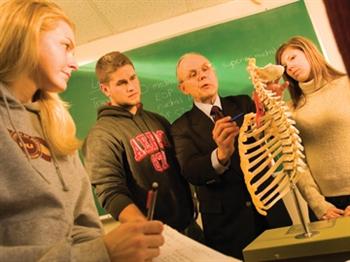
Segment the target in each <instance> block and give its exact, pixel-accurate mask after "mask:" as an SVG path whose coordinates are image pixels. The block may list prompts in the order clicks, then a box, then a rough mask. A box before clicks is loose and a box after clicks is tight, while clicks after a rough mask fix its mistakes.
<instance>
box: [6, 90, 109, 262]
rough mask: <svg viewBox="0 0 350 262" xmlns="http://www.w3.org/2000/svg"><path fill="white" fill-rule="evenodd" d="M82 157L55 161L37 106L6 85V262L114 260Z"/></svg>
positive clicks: (58, 158)
mask: <svg viewBox="0 0 350 262" xmlns="http://www.w3.org/2000/svg"><path fill="white" fill-rule="evenodd" d="M102 233H103V232H102V227H101V223H100V221H99V218H98V215H97V211H96V207H95V205H94V203H93V199H92V192H91V186H90V183H89V180H88V177H87V175H86V172H85V170H84V168H83V166H82V164H81V162H80V159H79V157H78V155H77V154H75V155H72V156H67V157H55V156H54V155H53V154H52V151H51V150H50V147H49V144H48V142H47V141H46V139H45V137H44V135H43V131H42V128H41V124H40V110H39V109H38V107H37V105H35V103H33V104H31V105H29V106H26V107H24V106H23V105H22V104H21V103H19V102H18V101H17V100H16V99H15V98H14V97H13V95H11V93H10V92H9V90H8V88H6V87H5V86H4V85H3V84H1V83H0V261H109V256H108V253H107V250H106V248H105V246H104V243H103V240H102V238H101V236H102Z"/></svg>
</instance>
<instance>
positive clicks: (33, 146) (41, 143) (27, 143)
mask: <svg viewBox="0 0 350 262" xmlns="http://www.w3.org/2000/svg"><path fill="white" fill-rule="evenodd" d="M8 131H9V133H10V136H11V137H12V139H13V140H14V141H15V142H16V143H17V145H18V146H19V147H20V148H21V149H22V151H23V153H25V149H24V148H26V149H27V152H28V154H29V156H30V158H31V159H36V158H39V157H41V158H42V159H44V160H46V161H48V162H51V153H50V150H49V146H48V144H47V143H46V141H45V140H43V139H42V138H40V137H33V136H29V135H27V134H24V133H22V132H18V134H19V135H20V137H21V138H22V141H23V143H24V145H23V143H22V141H21V139H20V138H19V137H18V135H17V133H16V132H15V131H12V130H10V129H8Z"/></svg>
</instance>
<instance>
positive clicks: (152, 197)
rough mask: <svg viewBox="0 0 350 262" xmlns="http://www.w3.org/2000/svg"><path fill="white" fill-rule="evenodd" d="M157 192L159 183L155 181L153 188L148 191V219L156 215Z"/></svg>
mask: <svg viewBox="0 0 350 262" xmlns="http://www.w3.org/2000/svg"><path fill="white" fill-rule="evenodd" d="M157 193H158V183H157V182H153V183H152V189H151V190H149V191H148V193H147V203H146V208H147V220H152V219H153V215H154V209H155V206H156V200H157Z"/></svg>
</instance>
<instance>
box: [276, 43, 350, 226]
mask: <svg viewBox="0 0 350 262" xmlns="http://www.w3.org/2000/svg"><path fill="white" fill-rule="evenodd" d="M276 63H277V64H281V65H283V66H284V67H285V73H284V79H285V80H287V81H288V82H289V86H288V89H289V92H290V96H291V99H292V103H291V109H292V112H293V116H294V119H295V121H296V124H297V128H298V129H299V131H300V135H301V138H302V140H303V144H304V148H305V155H306V160H307V163H308V166H309V169H310V170H309V171H310V172H309V173H306V174H305V175H304V176H303V177H302V178H301V179H300V181H299V183H298V186H299V190H300V191H301V193H302V195H303V197H304V198H305V200H306V201H307V202H308V204H309V206H310V208H311V209H312V211H313V212H314V213H315V215H316V216H317V218H318V219H331V218H337V217H341V216H350V158H349V154H350V84H349V77H348V76H347V75H346V74H344V73H341V72H340V71H338V70H336V69H335V68H333V67H332V66H330V65H329V64H328V63H327V62H326V60H325V58H324V57H323V56H322V54H321V53H320V52H319V51H318V49H317V47H316V46H315V44H314V43H313V42H311V41H310V40H309V39H307V38H305V37H302V36H295V37H293V38H291V39H289V40H288V41H287V42H286V43H284V44H282V45H281V46H280V47H279V49H278V50H277V52H276Z"/></svg>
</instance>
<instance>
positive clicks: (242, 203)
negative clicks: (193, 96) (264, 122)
mask: <svg viewBox="0 0 350 262" xmlns="http://www.w3.org/2000/svg"><path fill="white" fill-rule="evenodd" d="M221 105H222V109H223V113H224V115H229V116H235V115H237V114H239V113H249V112H252V111H254V110H255V108H254V103H253V102H252V100H251V99H250V97H249V96H246V95H241V96H230V97H225V98H221ZM236 122H237V124H238V125H239V126H241V125H242V123H243V117H242V118H240V119H238V120H237V121H236ZM213 128H214V123H213V122H212V120H211V119H210V118H209V117H208V116H206V115H205V114H204V113H203V112H202V111H200V110H199V109H198V108H197V107H196V106H193V107H192V109H191V110H190V111H188V112H186V113H184V114H183V115H182V116H181V117H180V118H179V119H177V120H176V121H175V122H174V123H173V125H172V129H171V130H172V136H173V139H174V144H175V150H176V155H177V157H178V160H179V163H180V166H181V169H182V174H183V175H184V176H185V178H186V179H187V181H188V182H190V183H191V184H193V185H195V187H196V192H197V195H198V199H199V205H200V212H201V214H202V222H203V229H204V234H205V237H206V242H207V245H209V246H211V247H212V248H214V249H216V250H219V251H221V252H223V253H225V254H227V255H231V256H235V257H237V258H242V249H243V248H244V247H245V246H246V245H248V244H249V243H250V242H251V241H252V240H253V239H254V238H255V237H257V236H258V235H259V234H260V233H261V232H263V231H264V230H265V229H267V228H269V227H270V226H269V222H268V220H267V219H266V218H265V217H263V216H261V215H259V214H258V213H257V212H256V210H255V207H254V206H253V205H252V202H251V198H250V196H249V193H248V191H247V189H246V185H245V182H244V177H243V173H242V171H241V168H240V159H239V153H238V148H237V139H235V148H236V150H235V152H234V154H233V156H232V158H231V164H230V167H229V169H228V170H227V171H225V172H224V173H223V174H217V173H216V171H215V170H214V168H213V166H212V163H211V153H212V151H213V150H214V149H215V148H216V147H217V145H216V144H215V142H214V140H213V139H212V130H213ZM280 205H281V203H280ZM283 208H284V206H283ZM284 212H285V214H284V215H285V217H286V219H287V221H282V223H280V224H279V225H278V224H277V226H285V225H290V224H291V221H290V219H289V217H288V215H287V213H286V210H285V209H284ZM278 216H281V215H280V214H278ZM277 222H278V223H279V222H280V220H279V219H277Z"/></svg>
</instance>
